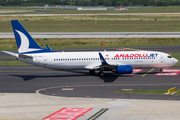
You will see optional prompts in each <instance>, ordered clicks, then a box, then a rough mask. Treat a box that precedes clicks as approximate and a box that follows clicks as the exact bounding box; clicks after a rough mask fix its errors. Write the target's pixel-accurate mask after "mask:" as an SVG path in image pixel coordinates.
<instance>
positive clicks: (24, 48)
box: [15, 30, 42, 53]
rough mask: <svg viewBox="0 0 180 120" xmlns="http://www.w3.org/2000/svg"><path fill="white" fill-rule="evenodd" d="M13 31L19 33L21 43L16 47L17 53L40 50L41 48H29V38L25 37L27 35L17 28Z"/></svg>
mask: <svg viewBox="0 0 180 120" xmlns="http://www.w3.org/2000/svg"><path fill="white" fill-rule="evenodd" d="M15 31H16V32H17V33H18V34H19V36H20V39H21V44H20V46H19V48H18V51H19V53H24V52H32V51H38V50H42V49H34V48H29V39H28V38H27V36H26V35H25V34H23V33H22V32H20V31H18V30H15Z"/></svg>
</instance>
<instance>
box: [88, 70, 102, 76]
mask: <svg viewBox="0 0 180 120" xmlns="http://www.w3.org/2000/svg"><path fill="white" fill-rule="evenodd" d="M95 74H96V72H95V70H90V71H89V75H95ZM98 74H99V76H100V77H103V76H104V73H103V71H100V72H99V73H98Z"/></svg>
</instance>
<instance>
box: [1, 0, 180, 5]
mask: <svg viewBox="0 0 180 120" xmlns="http://www.w3.org/2000/svg"><path fill="white" fill-rule="evenodd" d="M0 5H2V6H14V5H19V6H36V5H37V6H38V5H77V6H169V5H180V0H0Z"/></svg>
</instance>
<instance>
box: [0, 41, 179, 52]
mask: <svg viewBox="0 0 180 120" xmlns="http://www.w3.org/2000/svg"><path fill="white" fill-rule="evenodd" d="M35 41H36V42H37V43H38V44H39V45H40V46H42V47H44V48H46V45H48V46H49V47H50V48H51V49H70V48H71V49H76V48H99V47H102V46H101V44H107V45H108V47H135V46H166V45H180V38H37V39H35ZM0 43H1V44H0V50H17V46H16V42H15V39H13V38H4V39H2V38H1V39H0ZM176 56H178V55H176Z"/></svg>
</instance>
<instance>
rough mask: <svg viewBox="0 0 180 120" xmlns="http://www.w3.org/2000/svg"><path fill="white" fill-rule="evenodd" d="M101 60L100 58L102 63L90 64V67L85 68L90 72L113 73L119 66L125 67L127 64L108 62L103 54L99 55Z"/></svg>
mask: <svg viewBox="0 0 180 120" xmlns="http://www.w3.org/2000/svg"><path fill="white" fill-rule="evenodd" d="M99 58H100V62H98V63H93V64H89V65H87V66H85V68H86V69H89V70H102V71H104V70H110V71H111V70H113V69H115V68H116V67H117V66H119V65H125V64H123V63H119V62H117V63H116V62H107V61H106V60H105V59H104V57H103V55H102V54H101V53H99Z"/></svg>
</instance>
